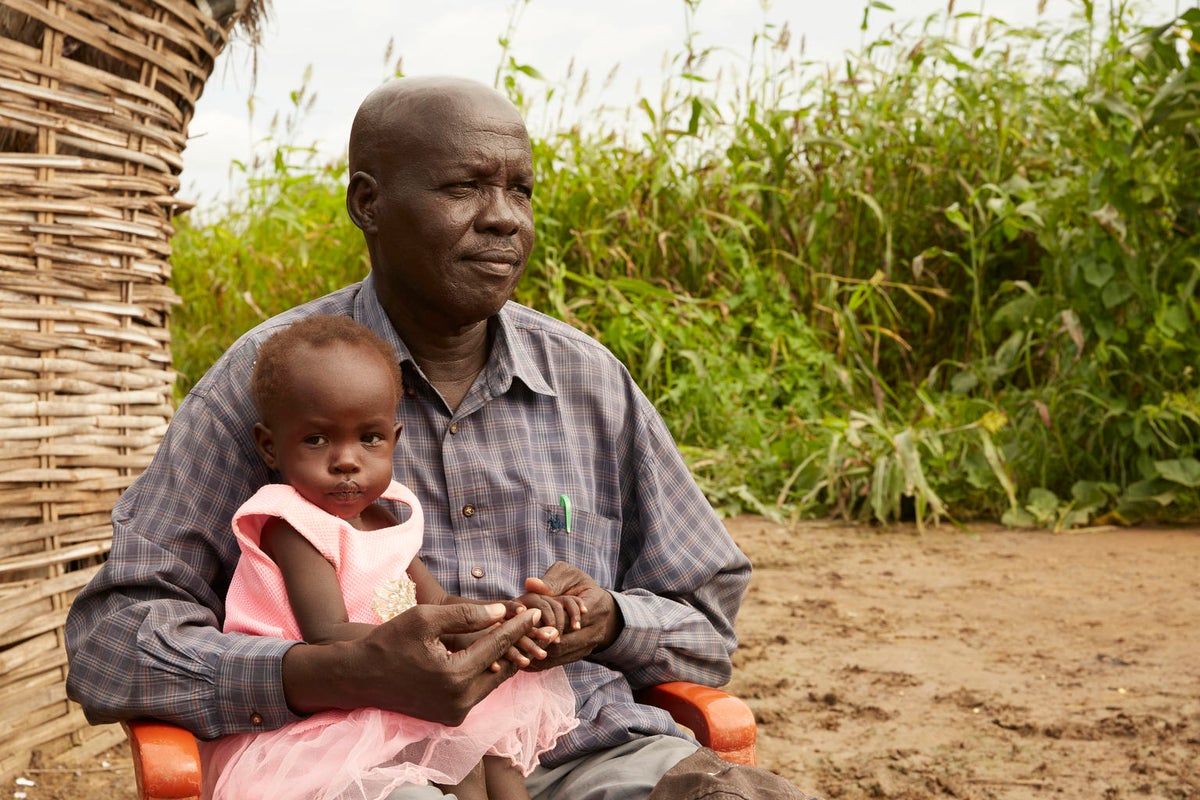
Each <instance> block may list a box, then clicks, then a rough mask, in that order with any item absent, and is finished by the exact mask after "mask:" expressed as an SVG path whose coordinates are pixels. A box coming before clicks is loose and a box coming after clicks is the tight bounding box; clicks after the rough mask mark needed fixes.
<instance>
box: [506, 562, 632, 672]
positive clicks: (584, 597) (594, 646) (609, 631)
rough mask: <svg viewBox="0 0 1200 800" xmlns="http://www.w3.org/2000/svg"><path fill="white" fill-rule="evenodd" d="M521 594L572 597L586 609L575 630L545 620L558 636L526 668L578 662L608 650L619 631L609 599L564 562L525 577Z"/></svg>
mask: <svg viewBox="0 0 1200 800" xmlns="http://www.w3.org/2000/svg"><path fill="white" fill-rule="evenodd" d="M525 591H527V592H529V593H531V594H537V595H545V596H550V597H553V596H569V597H575V598H578V600H579V602H580V604H581V606H582V607H583V608H584V609H586V614H584V615H582V617H581V618H580V622H581V627H579V628H575V627H574V626H573V625H572V624H570V622H569V620H558V621H557V622H551V621H550V620H546V621H545V622H546V623H547V624H555V626H556V627H559V630H560V631H562V635H561V636H560V637H559V640H558V641H556V642H552V643H549V644H547V645H545V650H546V658H544V659H541V660H538V661H534V662H533V663H532V664H530V665H529V666H528V667H527V669H531V670H543V669H549V668H550V667H557V666H561V665H562V664H570V663H571V662H573V661H580V660H582V659H584V658H587V657H588V656H589V655H591V654H592V653H594V652H595V651H597V650H603V649H604V648H606V647H608V646H609V645H610V644H612V643H613V641H614V640H616V638H617V634H619V633H620V632H621V627H622V625H623V621H622V619H621V611H620V609H619V608H617V603H616V601H615V600H614V599H613V596H612V595H611V594H609V593H608V591H607V590H605V589H604V588H603V587H602V586H600V584H598V583H596V581H595V580H593V579H592V577H591V576H590V575H588V574H587V573H586V572H584V571H583V570H581V569H579V568H578V567H573V566H571V565H570V564H568V563H566V562H565V561H556V562H555V563H554V564H552V565H551V566H550V569H548V570H546V573H545V574H544V575H543V576H542V577H541V578H527V579H526V580H525Z"/></svg>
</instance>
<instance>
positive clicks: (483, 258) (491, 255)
mask: <svg viewBox="0 0 1200 800" xmlns="http://www.w3.org/2000/svg"><path fill="white" fill-rule="evenodd" d="M466 260H467V261H472V262H474V263H476V264H480V265H483V266H487V267H490V268H492V269H494V270H496V271H500V272H511V271H512V270H513V269H514V268H516V266H517V265H518V264H519V263H521V258H520V256H519V255H518V254H517V251H515V250H481V251H480V252H478V253H472V254H471V255H469V256H467V259H466Z"/></svg>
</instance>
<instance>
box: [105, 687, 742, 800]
mask: <svg viewBox="0 0 1200 800" xmlns="http://www.w3.org/2000/svg"><path fill="white" fill-rule="evenodd" d="M638 701H639V702H642V703H646V704H648V705H652V706H658V707H659V708H662V709H664V710H666V711H667V713H669V714H670V715H671V716H672V717H673V718H674V719H675V721H676V722H678V723H679V724H680V725H683V726H684V727H686V728H688V729H690V730H691V731H692V733H694V734H695V736H696V738H697V739H698V740H699V741H700V743H701V744H702V745H704V746H705V747H710V748H712V749H713V750H715V751H716V752H717V754H718V755H719V756H721V758H723V759H725V760H726V761H732V762H734V763H737V764H748V765H750V766H754V765H755V759H756V756H755V752H754V745H755V739H756V737H757V735H758V731H757V728H756V726H755V723H754V713H753V712H752V711H751V710H750V707H749V706H747V705H746V703H745V702H743V701H742V700H741V699H740V698H738V697H735V696H734V695H731V694H729V693H728V692H723V691H721V690H720V689H713V688H711V687H708V686H700V685H698V684H695V683H686V682H684V681H675V682H672V683H663V684H659V685H658V686H652V687H650V688H649V689H644V690H643V691H641V692H639V693H638ZM123 727H124V728H125V733H126V734H127V735H128V736H129V746H130V750H131V751H132V755H133V772H134V775H135V776H136V778H137V790H138V797H139V798H141V800H199V797H200V752H199V751H198V750H197V749H196V740H195V738H193V737H192V734H191V733H189V732H188V731H186V730H184V729H183V728H180V727H178V726H176V725H171V724H169V723H166V722H156V721H153V720H140V721H134V722H126V723H123Z"/></svg>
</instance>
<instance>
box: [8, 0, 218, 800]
mask: <svg viewBox="0 0 1200 800" xmlns="http://www.w3.org/2000/svg"><path fill="white" fill-rule="evenodd" d="M199 4H200V6H201V7H202V8H203V9H204V10H203V11H201V10H198V8H197V7H196V6H195V5H193V4H191V3H188V2H175V1H174V0H119V1H118V0H108V1H107V2H104V1H94V0H69V2H63V1H62V0H0V779H2V780H3V781H4V782H5V784H6V785H7V782H8V781H9V780H10V778H11V777H12V776H13V775H15V774H17V773H19V771H20V770H22V769H25V768H27V767H28V766H29V762H30V758H31V756H32V754H34V753H35V752H37V753H40V754H42V755H44V756H46V757H47V758H50V757H53V756H55V755H56V754H61V753H65V752H66V751H68V750H71V751H72V754H73V755H74V756H75V757H76V758H80V757H87V756H90V755H92V754H95V753H96V752H99V751H101V750H103V749H105V748H107V747H108V746H111V745H112V744H113V743H114V742H115V741H117V739H118V738H119V729H117V728H115V726H106V727H103V728H95V729H88V727H87V723H86V721H85V720H84V718H83V714H82V712H81V710H80V709H79V708H78V707H77V706H75V705H74V704H73V703H70V702H69V701H68V700H67V698H66V693H65V690H64V680H65V676H66V669H67V664H66V654H65V652H64V649H63V622H64V620H65V618H66V612H67V608H68V606H69V605H70V603H71V600H72V598H73V597H74V595H75V593H76V592H77V591H78V590H79V589H80V588H81V587H82V586H83V585H84V583H86V582H87V580H88V579H89V578H90V577H91V576H92V575H94V574H95V572H96V570H97V569H98V565H99V563H100V562H101V560H102V558H103V554H104V553H106V552H107V551H108V548H109V543H110V539H111V535H112V529H111V526H110V523H109V511H110V510H111V508H112V504H113V502H114V500H115V499H116V498H117V496H118V495H119V494H120V492H121V490H123V489H124V488H126V487H127V486H128V485H129V484H130V482H131V481H132V480H133V479H134V478H135V477H136V476H137V474H138V472H139V471H140V470H141V469H142V468H143V467H145V465H146V464H147V463H148V462H149V460H150V457H151V456H152V455H153V453H154V450H155V448H156V446H157V444H158V442H159V440H160V437H161V435H162V433H163V430H164V429H165V427H166V425H167V422H168V421H169V420H170V418H171V414H172V410H173V402H172V383H173V380H174V373H173V372H172V370H171V352H170V333H169V329H168V325H167V315H168V311H169V309H170V307H171V306H172V305H173V304H174V303H176V302H177V298H176V296H175V294H174V293H173V292H172V290H171V288H170V287H169V284H168V280H169V278H170V265H169V263H168V257H169V256H170V252H171V248H170V237H171V234H172V232H173V229H172V227H171V218H172V216H173V215H174V214H175V213H176V212H178V211H179V210H181V209H182V208H184V207H185V205H184V204H183V203H181V202H180V201H179V200H178V199H176V197H175V194H174V193H175V192H176V190H177V189H178V188H179V177H178V176H179V173H180V170H181V166H182V161H181V153H182V151H183V148H184V145H185V142H186V131H187V125H188V122H189V121H190V120H191V117H192V113H193V109H194V105H195V102H196V100H197V98H198V97H199V96H200V92H201V90H202V89H203V87H204V82H205V80H206V79H207V78H208V76H209V74H210V73H211V70H212V67H213V62H214V59H215V58H216V56H217V54H218V52H219V51H220V50H221V49H222V47H223V46H224V44H225V41H226V38H225V28H224V27H223V26H222V25H221V24H219V23H215V22H214V20H213V19H212V17H211V16H209V14H211V13H212V6H211V5H210V4H209V3H207V2H205V0H199Z"/></svg>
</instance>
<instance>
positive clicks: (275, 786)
mask: <svg viewBox="0 0 1200 800" xmlns="http://www.w3.org/2000/svg"><path fill="white" fill-rule="evenodd" d="M578 724H579V721H578V720H577V719H576V718H575V695H574V693H573V692H572V691H571V686H570V684H569V683H568V682H567V678H566V675H565V673H564V672H563V671H562V669H561V668H559V669H552V670H548V671H546V672H518V673H517V674H516V675H514V676H513V677H512V678H510V679H509V680H507V681H505V682H504V683H502V684H501V685H500V686H499V687H498V688H497V689H496V690H494V691H493V692H492V693H491V694H490V695H488V696H487V697H486V698H485V699H484V700H483V702H481V703H480V704H479V705H477V706H476V707H475V708H474V709H473V710H472V711H471V713H470V714H468V715H467V718H466V720H464V721H463V724H462V725H459V726H458V727H455V728H450V727H447V726H445V725H439V724H437V723H434V722H426V721H424V720H419V719H415V718H413V717H406V716H404V715H402V714H395V713H392V712H390V711H381V710H379V709H377V708H359V709H355V710H353V711H326V712H322V713H320V714H314V715H313V716H311V717H309V718H307V719H304V720H301V721H299V722H295V723H292V724H291V725H286V726H284V727H282V728H280V729H278V730H274V731H266V732H264V733H246V734H235V735H233V736H225V737H222V738H220V739H216V740H214V741H211V742H200V756H201V763H202V768H201V772H202V776H203V783H204V787H203V797H204V798H206V800H235V798H236V800H244V799H245V798H248V797H279V798H288V800H318V799H319V800H326V799H328V800H333V798H337V799H338V800H383V798H385V797H387V795H388V794H389V793H390V792H391V791H392V790H393V789H395V788H397V787H399V786H402V785H405V784H426V783H439V784H455V783H458V782H460V781H461V780H462V779H463V778H465V777H466V776H467V773H468V772H470V771H471V768H472V767H474V766H475V764H477V763H478V762H479V760H480V759H481V758H483V757H484V756H485V755H493V756H502V757H505V758H507V759H509V760H511V761H512V762H513V763H514V764H515V765H516V766H517V767H518V768H519V769H521V771H522V772H524V773H525V774H526V775H528V774H529V772H530V771H531V770H532V769H533V768H534V767H536V766H537V763H538V756H540V755H541V754H542V753H544V752H546V751H547V750H549V749H550V748H551V747H553V746H554V743H555V741H557V739H558V737H560V736H562V735H563V734H565V733H567V732H568V731H570V730H571V729H573V728H574V727H575V726H576V725H578Z"/></svg>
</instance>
